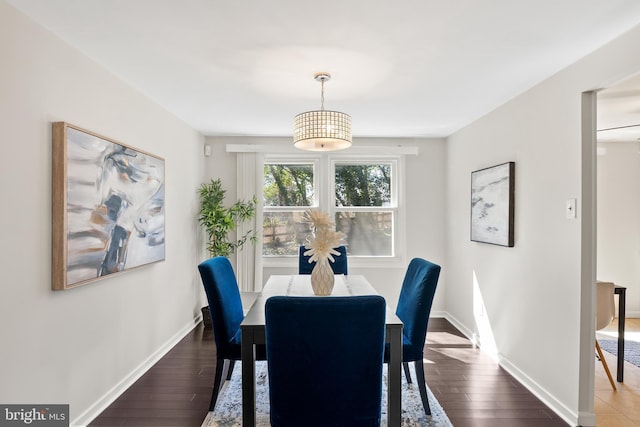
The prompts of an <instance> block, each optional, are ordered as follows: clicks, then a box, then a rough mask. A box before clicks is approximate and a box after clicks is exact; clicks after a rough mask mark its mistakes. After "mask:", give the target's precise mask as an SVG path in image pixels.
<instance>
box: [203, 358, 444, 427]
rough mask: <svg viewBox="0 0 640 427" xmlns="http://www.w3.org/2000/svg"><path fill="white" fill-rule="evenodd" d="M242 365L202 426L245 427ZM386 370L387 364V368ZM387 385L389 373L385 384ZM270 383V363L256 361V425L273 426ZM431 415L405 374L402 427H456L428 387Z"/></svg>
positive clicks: (384, 399) (384, 395) (384, 416)
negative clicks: (271, 424) (270, 414)
mask: <svg viewBox="0 0 640 427" xmlns="http://www.w3.org/2000/svg"><path fill="white" fill-rule="evenodd" d="M241 370H242V366H240V363H236V367H235V369H234V370H233V375H232V377H231V380H230V381H227V382H226V384H225V385H224V386H223V388H222V391H221V393H220V396H219V397H218V403H217V404H216V409H215V411H214V412H209V414H208V415H207V417H206V418H205V420H204V422H203V423H202V427H214V426H215V427H236V426H241V425H242V379H241V378H242V377H241V375H242V374H241ZM385 371H386V365H385ZM411 375H412V377H413V378H414V379H415V371H414V370H413V364H411ZM384 382H386V373H385V381H384ZM268 387H269V380H268V378H267V365H266V362H256V425H257V426H263V427H267V426H269V425H270V424H269V389H268ZM427 395H428V397H429V405H430V406H431V414H432V415H431V416H427V415H425V413H424V409H423V408H422V402H421V401H420V392H419V391H418V386H417V384H416V383H415V381H414V382H412V383H411V384H408V383H407V381H406V378H405V376H404V372H403V373H402V426H403V427H453V425H452V424H451V422H450V421H449V418H448V417H447V414H445V413H444V410H443V409H442V406H440V404H439V403H438V401H437V400H436V398H435V397H434V396H433V393H431V390H429V387H428V386H427ZM386 412H387V387H386V384H383V389H382V425H383V426H386V425H387V422H386V419H387V413H386Z"/></svg>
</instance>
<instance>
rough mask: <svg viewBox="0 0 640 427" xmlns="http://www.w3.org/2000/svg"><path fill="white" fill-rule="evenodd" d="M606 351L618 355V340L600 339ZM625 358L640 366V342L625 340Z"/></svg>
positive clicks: (601, 346) (599, 341) (601, 345)
mask: <svg viewBox="0 0 640 427" xmlns="http://www.w3.org/2000/svg"><path fill="white" fill-rule="evenodd" d="M598 344H600V348H602V349H603V350H604V351H606V352H608V353H611V354H613V355H614V356H617V355H618V340H617V339H615V340H598ZM624 360H626V361H627V362H629V363H631V364H633V365H636V366H639V367H640V342H637V341H630V340H624Z"/></svg>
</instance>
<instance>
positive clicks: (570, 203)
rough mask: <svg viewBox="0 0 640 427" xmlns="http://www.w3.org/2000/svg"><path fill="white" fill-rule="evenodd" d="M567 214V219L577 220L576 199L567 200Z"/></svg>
mask: <svg viewBox="0 0 640 427" xmlns="http://www.w3.org/2000/svg"><path fill="white" fill-rule="evenodd" d="M565 212H566V214H567V219H576V216H577V215H576V199H567V205H566V208H565Z"/></svg>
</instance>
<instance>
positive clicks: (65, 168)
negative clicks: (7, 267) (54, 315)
mask: <svg viewBox="0 0 640 427" xmlns="http://www.w3.org/2000/svg"><path fill="white" fill-rule="evenodd" d="M52 139H53V141H52V160H53V165H52V166H53V168H52V172H53V173H52V175H53V176H52V257H51V259H52V268H51V288H52V289H53V290H66V289H70V288H74V287H77V286H80V285H84V284H87V283H91V282H94V281H97V280H100V279H102V278H104V277H107V276H110V275H112V274H119V273H122V272H124V271H127V270H129V269H132V268H136V267H140V266H142V265H146V264H150V263H155V262H159V261H163V260H164V259H165V241H164V236H165V219H164V212H165V207H164V206H165V203H164V202H165V198H164V187H165V166H164V159H163V158H161V157H158V156H155V155H153V154H150V153H146V152H144V151H141V150H138V149H136V148H133V147H131V146H128V145H125V144H123V143H121V142H118V141H115V140H112V139H110V138H107V137H104V136H101V135H98V134H96V133H93V132H91V131H88V130H85V129H82V128H79V127H77V126H74V125H71V124H69V123H66V122H55V123H53V138H52Z"/></svg>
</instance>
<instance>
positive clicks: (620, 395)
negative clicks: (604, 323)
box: [595, 319, 640, 427]
mask: <svg viewBox="0 0 640 427" xmlns="http://www.w3.org/2000/svg"><path fill="white" fill-rule="evenodd" d="M617 328H618V319H615V320H614V321H613V322H611V324H610V325H609V326H608V327H607V328H605V329H603V330H602V331H600V332H598V333H597V334H596V336H597V337H598V339H601V338H603V339H617V337H618V329H617ZM624 335H625V338H626V339H627V340H629V339H631V340H634V341H640V319H627V320H626V327H625V334H624ZM604 357H605V359H606V360H607V364H608V365H609V369H610V370H611V375H613V378H614V380H615V378H616V360H617V359H616V356H614V355H613V354H611V353H607V352H606V351H605V352H604ZM595 371H596V379H595V413H596V424H597V426H598V427H633V426H635V427H637V426H640V368H639V367H637V366H635V365H632V364H631V363H629V362H625V363H624V383H619V382H616V388H617V391H613V389H612V388H611V385H610V384H609V380H608V379H607V375H606V373H605V371H604V368H603V367H602V363H600V362H596V365H595Z"/></svg>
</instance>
